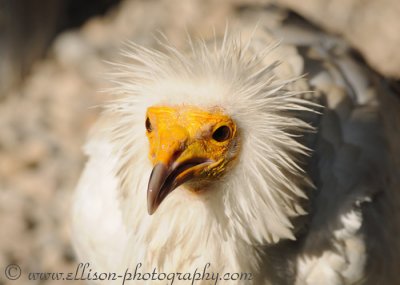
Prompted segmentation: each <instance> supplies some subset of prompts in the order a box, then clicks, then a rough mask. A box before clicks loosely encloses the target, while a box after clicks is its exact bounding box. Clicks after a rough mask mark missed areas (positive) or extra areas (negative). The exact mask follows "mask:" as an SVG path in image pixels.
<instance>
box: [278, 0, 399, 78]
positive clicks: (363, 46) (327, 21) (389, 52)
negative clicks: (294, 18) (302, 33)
mask: <svg viewBox="0 0 400 285" xmlns="http://www.w3.org/2000/svg"><path fill="white" fill-rule="evenodd" d="M275 2H276V3H278V4H280V5H285V6H287V7H289V8H290V9H293V10H294V11H296V12H297V13H299V14H300V15H302V16H304V17H305V18H307V19H308V20H310V21H312V22H314V23H315V24H316V25H318V26H320V27H323V28H325V29H326V30H328V31H330V32H333V33H336V34H339V35H342V36H343V37H344V38H345V39H346V40H347V41H348V42H349V43H350V44H351V45H352V46H353V47H354V48H356V49H357V50H358V51H359V52H360V53H361V54H362V55H363V56H364V57H365V59H366V60H367V61H368V62H369V64H370V65H371V66H372V67H373V68H375V69H376V70H377V71H379V72H380V73H381V74H383V75H385V76H389V77H393V78H396V79H400V52H399V46H400V17H399V15H400V1H398V0H380V1H376V0H304V1H299V0H275Z"/></svg>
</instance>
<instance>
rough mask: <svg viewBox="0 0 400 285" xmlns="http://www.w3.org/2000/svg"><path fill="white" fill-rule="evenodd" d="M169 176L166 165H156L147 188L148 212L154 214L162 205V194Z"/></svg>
mask: <svg viewBox="0 0 400 285" xmlns="http://www.w3.org/2000/svg"><path fill="white" fill-rule="evenodd" d="M167 176H168V168H167V166H166V165H165V164H162V163H159V164H156V165H155V166H154V168H153V171H152V172H151V174H150V178H149V185H148V188H147V212H148V213H149V215H152V214H154V212H155V211H156V210H157V208H158V205H159V204H160V202H161V201H160V197H159V196H160V194H161V193H160V192H161V188H162V186H163V185H164V182H165V180H166V179H167Z"/></svg>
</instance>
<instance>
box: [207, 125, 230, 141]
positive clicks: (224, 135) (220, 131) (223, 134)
mask: <svg viewBox="0 0 400 285" xmlns="http://www.w3.org/2000/svg"><path fill="white" fill-rule="evenodd" d="M230 137H231V129H230V128H229V127H228V126H220V127H219V128H217V129H216V130H215V131H214V133H213V134H212V138H213V139H214V140H216V141H217V142H223V141H226V140H227V139H229V138H230Z"/></svg>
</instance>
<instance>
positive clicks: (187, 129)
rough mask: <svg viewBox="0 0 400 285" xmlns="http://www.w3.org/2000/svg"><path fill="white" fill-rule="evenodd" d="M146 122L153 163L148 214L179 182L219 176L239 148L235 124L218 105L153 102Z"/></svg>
mask: <svg viewBox="0 0 400 285" xmlns="http://www.w3.org/2000/svg"><path fill="white" fill-rule="evenodd" d="M145 124H146V129H147V131H146V135H147V137H148V140H149V144H150V151H149V158H150V161H151V162H152V163H153V166H154V169H153V173H152V176H151V177H150V181H149V189H148V203H149V205H148V207H149V213H150V214H152V213H153V212H154V211H155V209H156V208H157V207H158V205H159V204H160V203H161V201H162V200H163V199H164V198H165V197H166V196H167V195H168V194H169V193H170V192H171V191H172V190H173V189H174V188H176V187H177V186H179V185H180V184H182V183H184V182H187V181H195V182H197V181H200V180H204V181H206V180H208V179H210V178H213V177H219V176H221V175H222V174H223V173H224V171H225V169H226V167H227V166H228V164H229V163H230V162H231V161H232V160H234V158H235V156H236V153H237V151H238V147H237V144H238V139H237V129H236V125H235V123H234V122H233V120H232V119H231V118H230V117H229V116H227V115H226V114H224V113H223V111H222V110H221V109H219V108H215V109H213V110H203V109H200V108H198V107H194V106H186V105H180V106H154V107H150V108H148V110H147V117H146V122H145ZM192 190H198V189H192ZM160 192H163V193H161V194H160Z"/></svg>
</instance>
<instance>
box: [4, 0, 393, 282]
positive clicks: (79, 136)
mask: <svg viewBox="0 0 400 285" xmlns="http://www.w3.org/2000/svg"><path fill="white" fill-rule="evenodd" d="M267 8H269V9H271V8H272V9H273V10H274V11H276V13H274V14H273V15H270V14H263V13H262V12H263V11H265V10H266V9H267ZM286 9H291V10H292V11H294V12H296V13H297V14H299V15H301V16H302V17H304V18H306V19H307V20H309V21H311V22H312V23H314V24H315V25H317V26H319V27H321V28H323V29H326V30H327V31H328V32H330V33H334V34H337V35H339V36H341V37H343V38H344V39H346V40H347V41H348V42H349V43H350V44H351V45H352V46H353V47H354V48H355V49H356V50H357V51H358V52H359V53H360V55H361V56H362V57H363V58H364V60H365V61H366V62H367V63H368V64H369V65H370V67H371V68H373V69H375V70H376V72H377V73H380V74H381V75H382V76H384V77H387V78H388V82H389V84H388V88H392V90H394V91H395V92H397V93H400V88H399V87H398V86H399V84H398V81H397V80H398V79H400V53H399V52H398V51H397V50H398V47H399V46H400V17H398V15H400V2H399V1H398V0H383V1H374V0H339V1H334V0H305V1H297V0H275V1H272V0H248V1H246V0H122V1H118V0H90V1H78V0H54V1H53V0H42V1H35V0H0V226H1V228H0V284H71V282H72V281H52V280H48V281H28V280H27V276H26V274H27V273H28V272H74V271H75V268H76V261H75V258H74V253H73V250H72V248H71V245H70V237H69V224H68V219H69V207H70V203H71V197H72V195H73V190H74V187H75V185H76V183H77V180H78V178H79V174H80V172H81V170H82V167H83V165H84V162H85V157H84V156H83V153H82V151H81V146H82V144H83V143H84V140H85V137H86V134H87V132H88V129H89V128H90V126H91V125H92V124H93V122H94V121H95V120H96V118H97V116H98V115H99V113H100V111H101V110H100V108H98V107H96V106H97V105H99V104H101V103H102V102H104V100H107V99H108V98H110V96H111V94H107V92H104V91H102V90H106V89H107V87H109V83H108V82H107V80H105V79H104V78H105V74H106V73H107V71H109V69H110V65H108V64H107V63H106V61H113V60H116V59H117V58H118V54H119V50H120V49H121V47H122V46H123V43H124V42H126V41H127V40H133V41H135V42H137V43H140V44H143V45H145V46H148V47H151V46H155V45H156V40H155V37H154V35H155V34H157V32H158V31H161V32H163V33H164V34H165V35H166V36H167V37H168V38H169V39H170V41H171V42H172V43H173V44H175V45H176V46H178V47H184V46H185V43H186V37H187V36H186V35H187V33H189V34H190V35H195V36H202V37H205V38H207V37H209V36H211V35H212V34H213V29H214V28H215V30H216V32H217V34H220V33H221V32H222V31H223V30H224V28H225V25H226V22H227V19H229V21H235V19H236V18H237V17H242V18H246V17H248V18H249V19H250V18H251V19H252V20H254V19H259V21H260V23H261V24H266V23H268V21H271V19H272V18H273V17H278V18H279V17H280V18H282V19H283V18H284V17H286V16H287V15H289V14H290V13H292V12H289V11H288V10H286ZM272 22H273V21H272ZM272 22H271V23H272ZM275 22H276V21H275ZM275 22H274V23H275ZM396 100H397V98H396V99H394V101H393V102H391V104H390V105H391V106H392V108H394V109H395V110H399V109H396V108H398V105H396V104H398V100H397V101H396ZM397 119H398V118H397ZM390 122H391V123H392V124H393V126H392V129H393V130H394V131H395V132H396V131H398V130H399V129H397V128H398V126H399V124H398V123H396V119H393V120H390ZM398 136H399V133H398ZM393 147H394V148H396V147H397V146H396V145H394V146H393ZM10 263H15V264H18V265H19V266H20V267H21V268H22V277H21V279H20V280H18V281H12V282H11V281H7V280H6V279H5V278H4V268H5V267H6V266H7V265H8V264H10ZM72 283H73V284H83V283H82V282H79V281H75V282H72Z"/></svg>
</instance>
